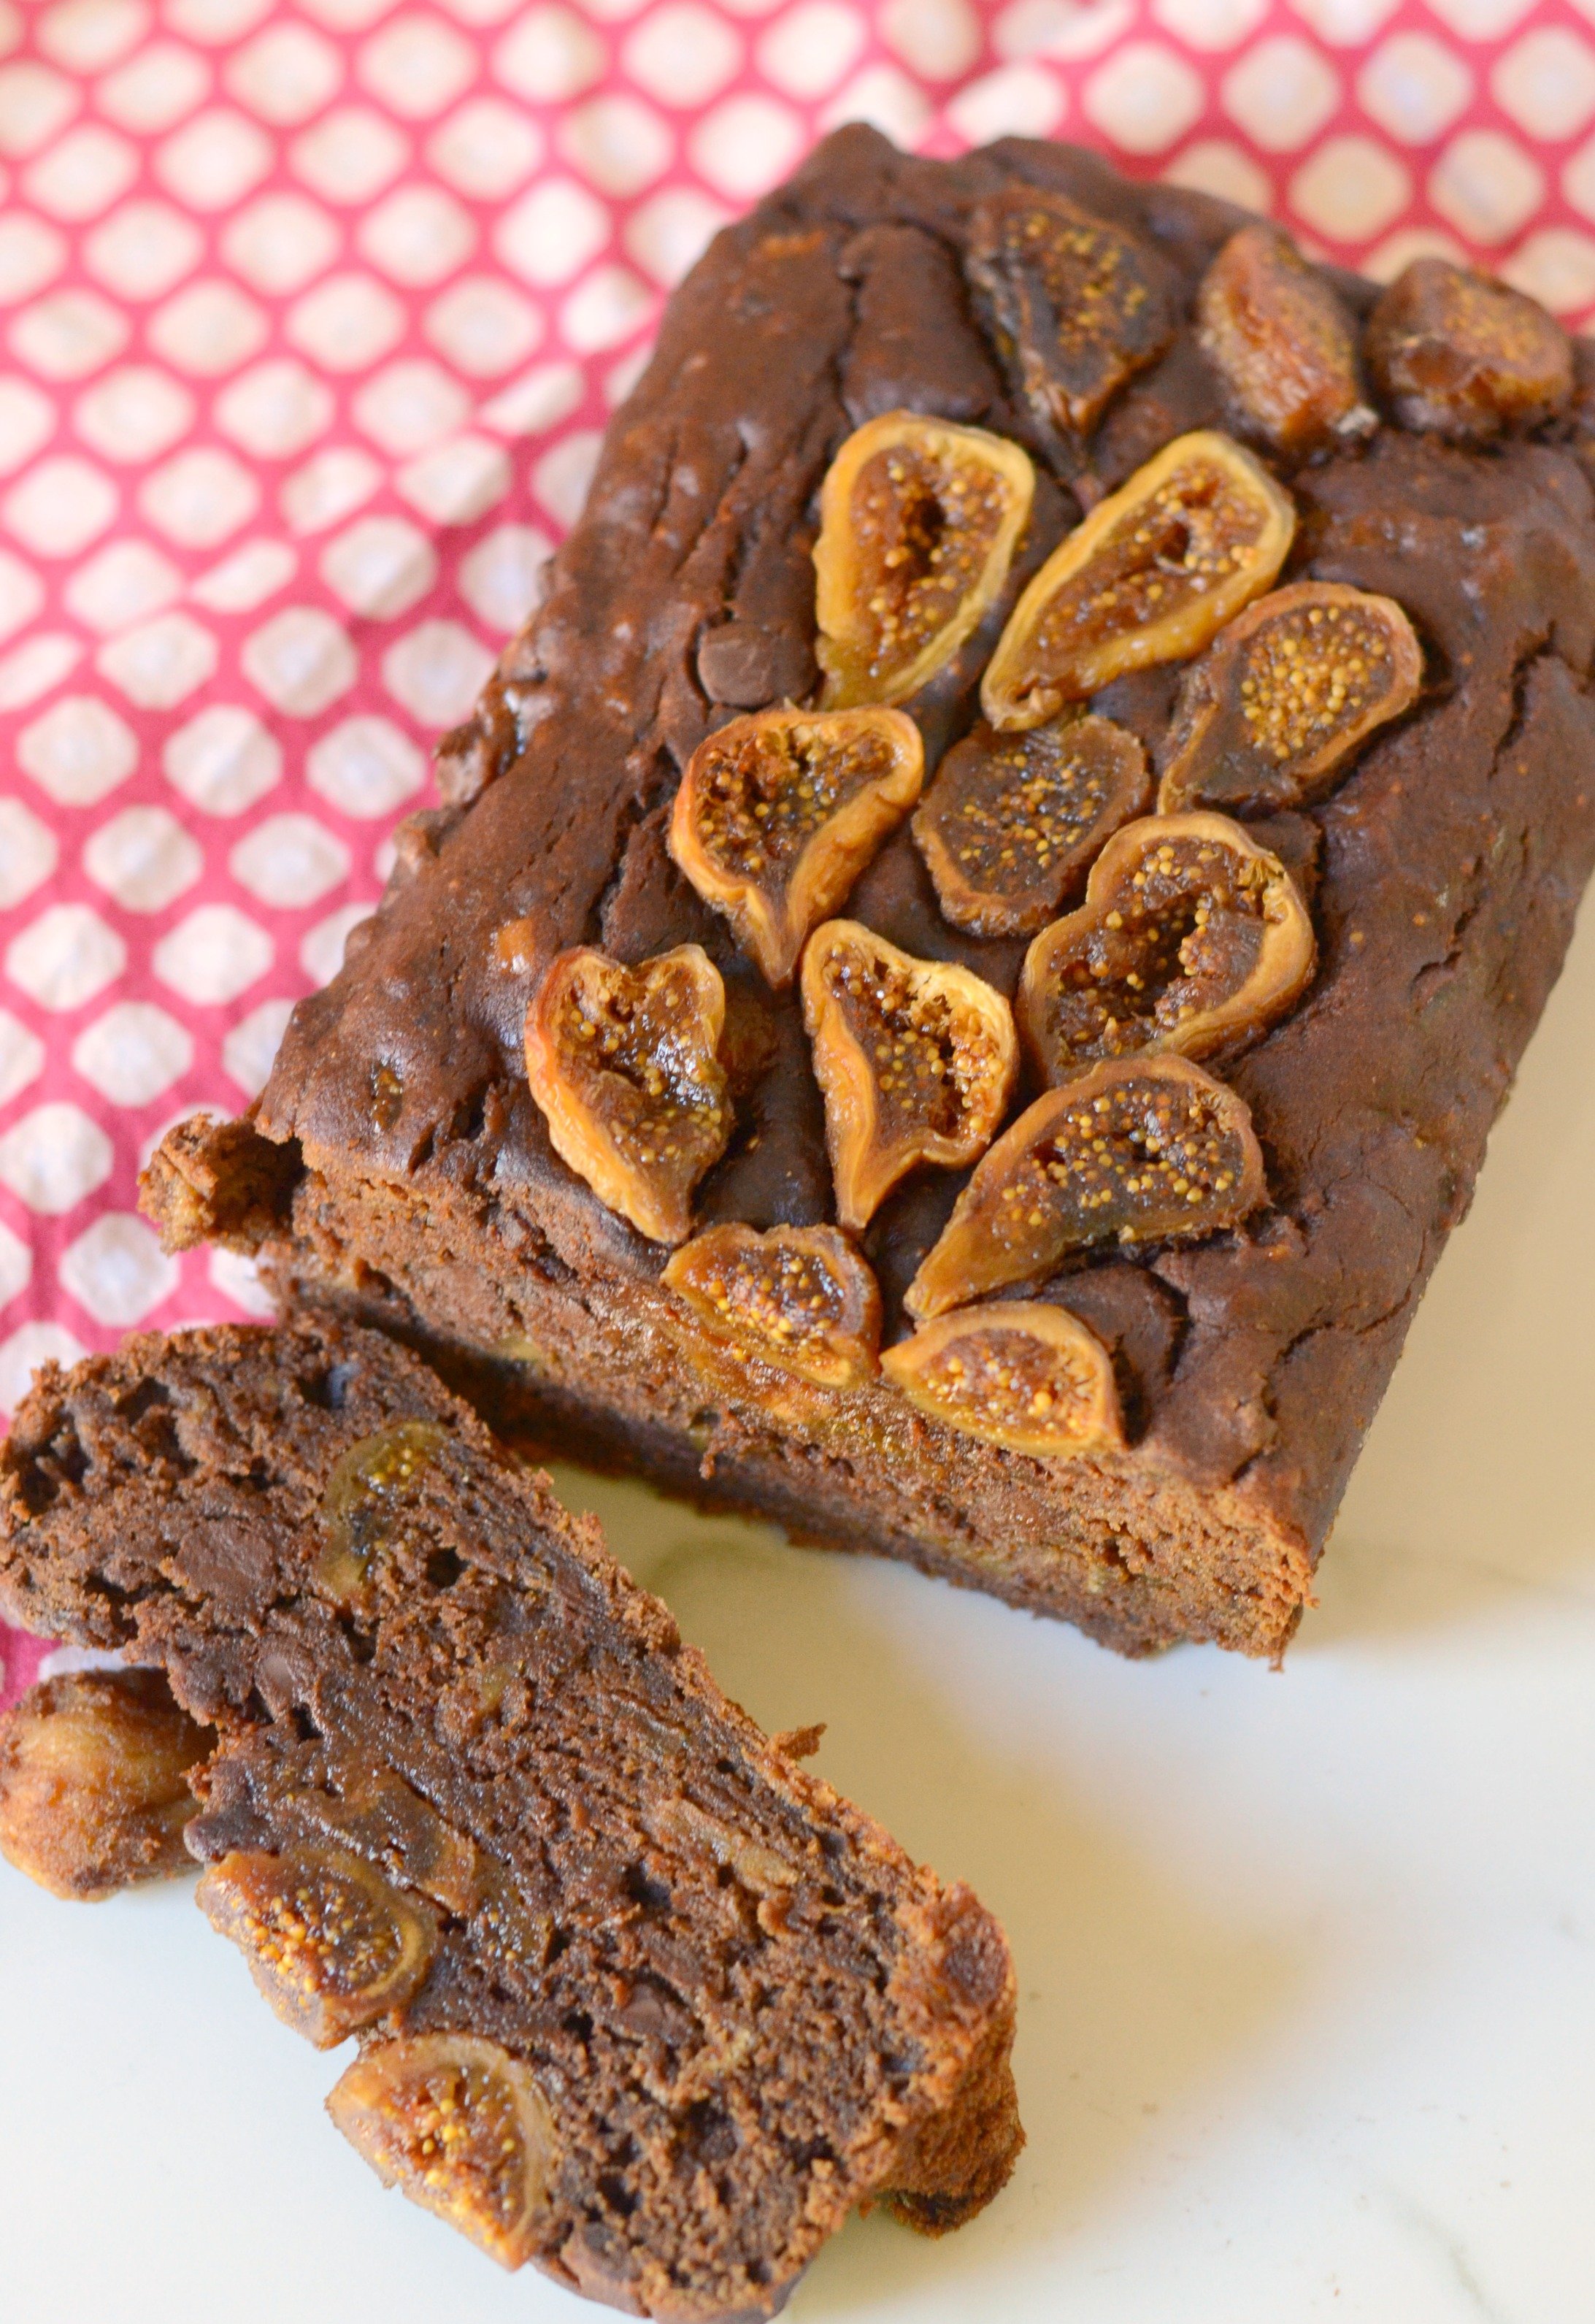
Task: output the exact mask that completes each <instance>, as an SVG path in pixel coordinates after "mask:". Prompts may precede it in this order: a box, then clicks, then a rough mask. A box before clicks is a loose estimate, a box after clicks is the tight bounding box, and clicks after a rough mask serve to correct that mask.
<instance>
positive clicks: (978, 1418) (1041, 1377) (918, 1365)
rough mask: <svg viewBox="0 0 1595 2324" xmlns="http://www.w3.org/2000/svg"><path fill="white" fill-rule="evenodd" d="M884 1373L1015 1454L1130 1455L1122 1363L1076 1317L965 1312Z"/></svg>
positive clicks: (906, 1348) (906, 1343)
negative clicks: (1116, 1375) (1119, 1372)
mask: <svg viewBox="0 0 1595 2324" xmlns="http://www.w3.org/2000/svg"><path fill="white" fill-rule="evenodd" d="M880 1365H881V1369H882V1370H883V1371H884V1372H885V1374H886V1376H887V1378H888V1379H890V1381H891V1382H892V1383H893V1385H894V1386H895V1387H897V1388H901V1390H902V1392H903V1394H904V1395H905V1396H906V1397H908V1401H909V1403H910V1404H912V1405H914V1406H917V1409H918V1410H919V1411H921V1412H923V1413H926V1414H927V1415H928V1416H929V1417H930V1418H931V1419H932V1420H940V1421H945V1423H946V1425H948V1427H950V1428H956V1429H959V1430H961V1431H962V1432H963V1434H964V1435H966V1436H979V1437H982V1438H983V1439H984V1440H985V1442H986V1443H988V1444H1001V1445H1004V1446H1005V1447H1006V1448H1007V1449H1008V1451H1009V1452H1028V1453H1030V1454H1031V1455H1033V1456H1034V1457H1035V1458H1036V1459H1037V1460H1060V1459H1062V1460H1073V1459H1075V1458H1077V1457H1078V1456H1079V1455H1080V1454H1081V1453H1083V1452H1120V1451H1121V1450H1122V1449H1123V1445H1124V1421H1123V1417H1122V1416H1121V1414H1120V1408H1119V1391H1118V1388H1117V1387H1116V1385H1115V1383H1114V1379H1113V1362H1112V1358H1111V1356H1110V1355H1109V1353H1108V1351H1107V1350H1106V1348H1104V1347H1103V1345H1102V1342H1101V1341H1100V1340H1099V1339H1098V1338H1097V1336H1096V1333H1094V1332H1093V1331H1091V1330H1090V1329H1089V1328H1088V1326H1087V1325H1085V1324H1084V1323H1081V1321H1080V1320H1079V1318H1078V1316H1075V1315H1071V1314H1070V1313H1069V1312H1068V1310H1067V1308H1065V1307H1054V1306H1050V1305H1046V1304H1044V1303H1042V1302H1040V1301H1036V1300H1018V1299H1016V1300H1012V1301H1009V1300H1000V1299H994V1300H991V1301H990V1302H988V1303H987V1304H985V1305H979V1306H974V1307H960V1308H959V1309H957V1310H956V1311H955V1313H954V1314H948V1315H943V1316H940V1317H938V1318H937V1319H936V1321H935V1322H933V1323H925V1324H922V1325H921V1327H920V1329H919V1330H918V1331H917V1332H916V1333H915V1334H914V1336H913V1338H912V1339H910V1340H902V1341H899V1343H898V1345H897V1346H896V1347H895V1348H889V1349H888V1350H887V1351H886V1353H885V1355H884V1356H882V1358H881V1360H880Z"/></svg>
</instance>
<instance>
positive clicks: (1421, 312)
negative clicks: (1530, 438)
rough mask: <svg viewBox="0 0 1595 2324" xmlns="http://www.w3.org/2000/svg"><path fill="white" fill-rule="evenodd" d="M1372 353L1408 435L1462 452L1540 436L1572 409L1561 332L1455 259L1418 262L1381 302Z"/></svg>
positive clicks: (1381, 386) (1568, 354)
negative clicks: (1506, 435) (1495, 439)
mask: <svg viewBox="0 0 1595 2324" xmlns="http://www.w3.org/2000/svg"><path fill="white" fill-rule="evenodd" d="M1364 344H1365V347H1366V352H1367V355H1368V367H1369V371H1370V372H1371V374H1373V379H1374V383H1375V385H1376V386H1377V387H1378V391H1379V393H1380V394H1381V395H1382V396H1383V397H1384V399H1385V401H1386V402H1387V403H1388V405H1389V406H1390V409H1391V410H1393V411H1394V413H1395V414H1396V417H1397V420H1399V421H1400V422H1401V424H1402V426H1403V427H1404V428H1412V429H1420V430H1423V431H1424V432H1426V433H1431V434H1434V435H1437V436H1446V437H1450V438H1452V440H1453V441H1455V442H1457V443H1462V444H1477V443H1484V442H1487V441H1488V440H1489V438H1490V437H1492V436H1498V435H1501V434H1502V433H1503V432H1505V431H1507V430H1508V429H1528V428H1535V427H1537V426H1538V425H1539V423H1540V422H1541V420H1548V419H1550V418H1551V417H1552V415H1553V414H1554V413H1555V412H1557V411H1560V410H1562V409H1563V406H1564V405H1565V404H1566V403H1568V402H1569V401H1571V400H1572V391H1573V362H1572V341H1571V340H1570V339H1569V337H1568V336H1567V333H1566V332H1565V331H1564V330H1563V328H1562V327H1561V325H1560V324H1559V323H1556V322H1554V321H1553V319H1552V318H1551V317H1550V316H1549V315H1548V314H1547V313H1546V312H1545V310H1544V308H1543V307H1542V306H1541V305H1540V304H1539V302H1538V300H1534V299H1529V298H1526V297H1525V295H1524V293H1523V292H1522V291H1509V290H1508V289H1507V285H1506V284H1505V283H1504V282H1496V281H1492V280H1491V279H1490V277H1489V275H1487V274H1475V273H1474V272H1472V270H1471V268H1469V267H1466V266H1453V265H1452V263H1451V262H1450V260H1449V259H1444V258H1415V259H1414V260H1413V262H1412V264H1411V265H1410V266H1408V267H1407V268H1406V271H1405V272H1403V273H1401V274H1398V275H1397V278H1396V280H1395V281H1394V282H1392V283H1391V284H1390V286H1389V288H1388V290H1387V291H1384V292H1383V293H1382V295H1381V296H1380V299H1379V301H1378V305H1377V306H1376V307H1375V309H1374V310H1373V313H1372V314H1371V315H1370V316H1369V319H1368V334H1367V338H1366V340H1365V343H1364Z"/></svg>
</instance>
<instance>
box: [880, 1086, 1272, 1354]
mask: <svg viewBox="0 0 1595 2324" xmlns="http://www.w3.org/2000/svg"><path fill="white" fill-rule="evenodd" d="M1267 1197H1268V1188H1267V1185H1266V1182H1265V1180H1264V1176H1263V1157H1262V1154H1261V1151H1260V1150H1259V1148H1258V1142H1257V1139H1256V1137H1255V1136H1254V1135H1253V1132H1252V1127H1251V1115H1250V1112H1249V1109H1248V1107H1247V1105H1246V1103H1245V1101H1244V1100H1243V1099H1241V1098H1239V1097H1237V1096H1236V1094H1235V1093H1234V1091H1233V1090H1231V1089H1226V1088H1225V1086H1224V1084H1223V1083H1222V1082H1219V1081H1215V1080H1214V1079H1213V1077H1212V1074H1208V1073H1204V1072H1203V1069H1202V1067H1201V1066H1200V1065H1193V1064H1192V1063H1191V1061H1190V1059H1189V1058H1188V1057H1167V1056H1163V1057H1111V1058H1107V1059H1104V1061H1103V1062H1102V1064H1101V1065H1095V1066H1093V1068H1092V1070H1091V1072H1090V1073H1088V1074H1081V1075H1080V1076H1079V1078H1078V1079H1077V1080H1075V1081H1072V1082H1070V1083H1068V1084H1066V1085H1065V1087H1064V1088H1063V1089H1054V1090H1048V1091H1047V1092H1046V1094H1045V1095H1044V1096H1042V1097H1038V1098H1037V1101H1036V1102H1035V1104H1034V1105H1032V1106H1030V1107H1029V1108H1028V1110H1027V1111H1025V1112H1024V1113H1021V1114H1020V1116H1019V1120H1017V1121H1016V1122H1015V1123H1014V1125H1013V1127H1012V1128H1011V1129H1010V1130H1004V1132H1003V1134H1002V1136H1001V1137H1000V1139H998V1140H997V1143H996V1145H995V1146H993V1147H992V1148H991V1152H990V1153H989V1154H987V1155H986V1156H985V1157H983V1159H982V1161H981V1162H980V1163H979V1164H978V1166H977V1167H976V1169H975V1173H974V1176H973V1178H971V1180H970V1182H969V1184H968V1185H967V1186H965V1188H964V1189H963V1193H962V1194H960V1195H959V1197H958V1200H957V1202H956V1203H955V1204H954V1209H953V1215H952V1217H951V1218H950V1219H949V1220H948V1221H947V1223H946V1225H945V1227H944V1229H943V1230H942V1233H941V1236H940V1238H939V1239H938V1240H937V1241H936V1243H935V1244H934V1245H933V1246H932V1248H931V1249H930V1250H928V1251H927V1253H926V1256H925V1259H923V1261H922V1262H921V1265H920V1268H919V1272H918V1274H917V1276H916V1277H914V1280H913V1282H912V1283H911V1284H910V1285H909V1286H908V1292H907V1294H906V1295H905V1299H904V1305H906V1306H907V1308H908V1313H909V1314H910V1315H917V1316H920V1317H929V1316H934V1315H942V1314H946V1312H947V1311H948V1310H949V1309H950V1308H954V1307H965V1306H967V1305H969V1303H970V1302H971V1301H972V1300H976V1299H983V1298H985V1297H986V1296H988V1295H989V1294H990V1293H991V1292H993V1291H1001V1290H1004V1289H1006V1288H1007V1286H1009V1285H1010V1284H1034V1283H1041V1282H1045V1280H1046V1277H1048V1276H1049V1275H1051V1274H1052V1273H1053V1272H1054V1271H1055V1269H1056V1268H1057V1266H1058V1265H1059V1263H1060V1262H1061V1261H1062V1260H1064V1259H1067V1258H1068V1256H1069V1255H1070V1253H1071V1252H1072V1251H1077V1250H1089V1249H1090V1248H1091V1247H1092V1246H1093V1244H1097V1243H1102V1242H1117V1243H1121V1244H1122V1243H1136V1242H1160V1241H1164V1240H1167V1239H1168V1238H1170V1237H1178V1238H1180V1239H1182V1240H1184V1239H1186V1238H1188V1237H1190V1236H1193V1235H1205V1234H1212V1233H1214V1232H1215V1231H1217V1230H1218V1229H1219V1228H1221V1227H1230V1226H1234V1225H1235V1224H1236V1223H1237V1222H1238V1221H1240V1220H1241V1219H1243V1218H1245V1217H1246V1216H1247V1214H1248V1213H1249V1212H1251V1211H1255V1210H1256V1209H1257V1208H1258V1205H1259V1204H1260V1203H1263V1202H1265V1201H1266V1200H1267Z"/></svg>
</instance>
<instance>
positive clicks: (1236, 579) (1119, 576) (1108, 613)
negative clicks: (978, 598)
mask: <svg viewBox="0 0 1595 2324" xmlns="http://www.w3.org/2000/svg"><path fill="white" fill-rule="evenodd" d="M1294 535H1295V505H1294V503H1293V502H1292V501H1291V498H1290V495H1289V493H1286V491H1285V490H1284V488H1283V487H1282V486H1281V485H1279V484H1277V483H1276V482H1275V480H1274V478H1273V477H1272V476H1271V475H1269V474H1268V470H1267V469H1266V468H1265V467H1264V466H1262V464H1261V463H1260V461H1258V460H1256V459H1254V458H1253V457H1252V455H1251V454H1250V453H1249V452H1248V451H1246V450H1244V449H1243V448H1242V447H1241V446H1240V445H1239V444H1236V443H1234V442H1232V441H1231V438H1229V437H1228V436H1221V435H1220V434H1219V433H1218V432H1217V431H1216V430H1215V429H1207V428H1203V429H1196V430H1195V432H1194V434H1192V435H1189V436H1177V437H1176V438H1175V440H1174V442H1173V443H1172V444H1166V445H1165V447H1164V448H1163V450H1162V451H1161V452H1159V453H1158V454H1157V457H1156V458H1154V459H1151V460H1148V462H1147V464H1146V466H1145V467H1142V468H1138V469H1137V470H1136V472H1135V474H1134V475H1133V476H1131V477H1130V479H1129V483H1128V484H1121V485H1120V488H1119V490H1118V491H1117V492H1116V493H1110V494H1109V495H1108V498H1107V499H1106V500H1105V501H1102V502H1099V503H1098V504H1097V506H1096V507H1095V508H1094V509H1093V511H1092V512H1091V514H1090V515H1089V516H1088V517H1087V518H1086V520H1085V521H1084V523H1083V524H1079V525H1076V526H1075V528H1074V531H1073V532H1072V533H1070V535H1069V536H1068V538H1067V539H1066V540H1065V541H1064V542H1062V544H1061V545H1060V546H1059V547H1058V548H1056V549H1054V551H1053V553H1052V555H1051V556H1050V557H1049V558H1047V560H1046V564H1045V565H1044V566H1043V567H1041V570H1040V572H1039V573H1037V575H1036V576H1035V578H1034V580H1032V581H1031V582H1030V584H1029V586H1028V588H1027V589H1026V590H1025V592H1024V595H1022V596H1021V597H1020V599H1019V604H1017V605H1016V606H1015V607H1014V609H1013V612H1012V613H1011V614H1010V617H1009V622H1008V626H1007V628H1006V629H1005V630H1004V631H1003V632H1002V635H1001V638H1000V640H999V641H998V646H997V650H996V652H995V653H994V654H993V655H992V657H991V661H990V662H989V663H988V664H987V667H986V674H985V677H984V678H982V681H981V707H982V710H983V711H984V712H985V714H986V716H987V717H988V718H989V719H990V720H991V724H992V725H993V726H998V727H1001V728H1002V729H1003V730H1004V731H1009V730H1011V729H1014V728H1019V727H1025V726H1039V725H1040V724H1041V723H1042V721H1043V720H1044V719H1047V718H1051V717H1053V716H1054V715H1056V713H1057V711H1059V710H1060V709H1061V708H1062V707H1063V706H1064V705H1065V703H1068V702H1083V701H1084V700H1085V698H1086V697H1087V696H1089V695H1093V694H1095V693H1096V692H1097V690H1098V689H1099V687H1104V686H1107V685H1108V684H1110V683H1111V680H1112V679H1114V678H1122V677H1123V676H1124V674H1125V672H1126V671H1127V670H1132V669H1147V668H1148V665H1150V664H1151V663H1153V662H1162V661H1181V660H1184V659H1185V657H1186V656H1187V655H1189V654H1194V653H1200V652H1201V650H1202V649H1203V646H1204V645H1206V644H1207V642H1208V641H1209V639H1211V638H1212V637H1213V636H1214V635H1215V634H1216V633H1217V632H1218V631H1220V630H1221V629H1222V627H1223V625H1224V623H1225V622H1228V621H1231V620H1232V619H1233V618H1234V616H1235V615H1236V614H1237V613H1239V612H1240V608H1241V607H1242V605H1247V604H1250V602H1251V600H1252V599H1253V598H1254V597H1260V596H1261V595H1262V593H1263V591H1264V590H1265V589H1267V588H1268V587H1270V586H1272V583H1273V580H1274V577H1275V576H1276V574H1277V572H1278V570H1279V568H1280V567H1281V566H1282V565H1283V564H1284V562H1285V558H1286V551H1287V550H1288V549H1289V548H1290V544H1291V540H1292V538H1293V536H1294Z"/></svg>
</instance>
